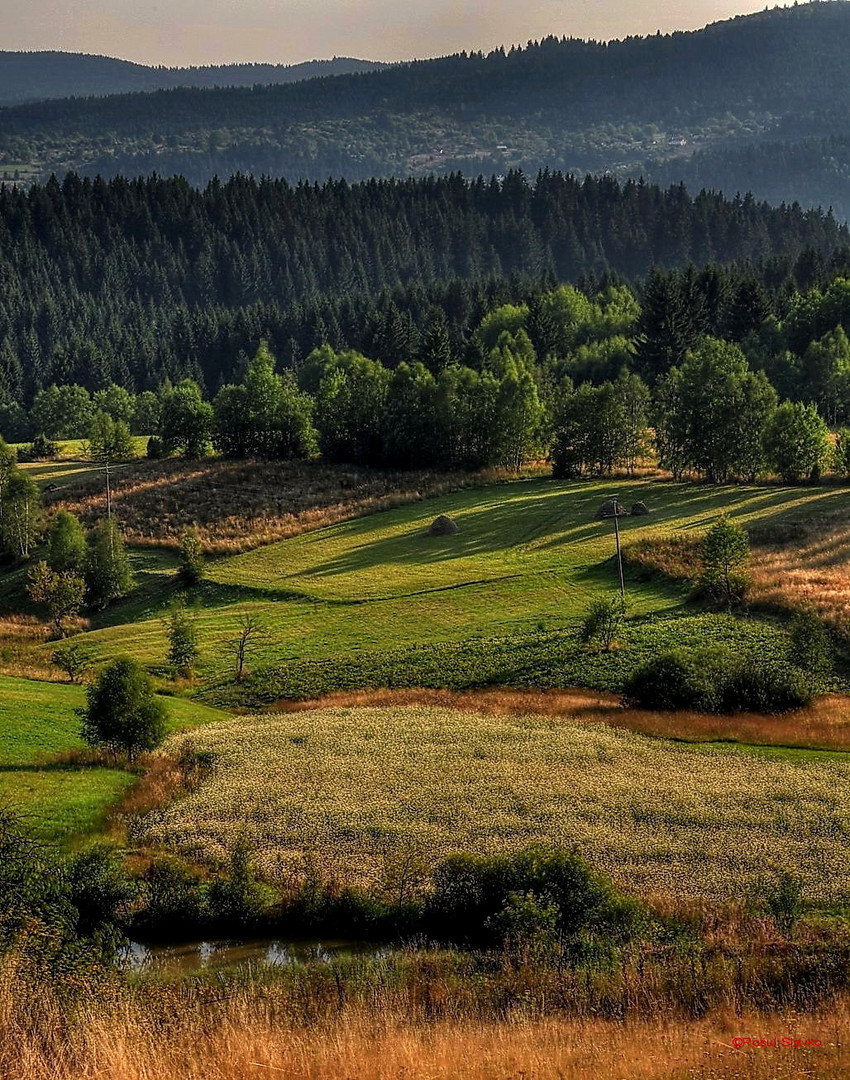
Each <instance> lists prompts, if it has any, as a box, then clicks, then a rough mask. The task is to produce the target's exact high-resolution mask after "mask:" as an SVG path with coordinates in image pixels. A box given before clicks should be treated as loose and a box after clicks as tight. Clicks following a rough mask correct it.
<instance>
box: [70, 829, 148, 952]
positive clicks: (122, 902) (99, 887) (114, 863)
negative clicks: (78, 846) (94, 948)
mask: <svg viewBox="0 0 850 1080" xmlns="http://www.w3.org/2000/svg"><path fill="white" fill-rule="evenodd" d="M65 877H66V881H67V885H68V894H69V897H70V900H71V903H72V904H73V905H74V907H75V908H76V909H77V912H78V917H77V928H78V930H79V931H80V932H81V933H83V934H92V933H94V931H95V930H98V929H99V928H101V927H105V926H112V925H115V923H116V922H118V921H119V919H120V917H121V916H122V914H123V913H124V912H125V909H126V906H127V905H128V904H129V902H130V901H131V900H132V899H133V897H134V896H135V894H136V890H135V888H134V886H133V883H132V882H131V881H130V879H129V878H128V877H127V875H126V874H125V873H124V870H123V868H122V866H121V863H120V861H119V859H118V857H117V855H116V853H115V850H114V849H113V848H111V847H108V846H106V845H105V844H97V845H95V846H94V847H90V848H89V849H88V850H87V851H82V852H80V853H79V854H78V855H75V856H74V857H73V858H72V859H71V860H70V861H69V862H68V864H67V866H66V868H65Z"/></svg>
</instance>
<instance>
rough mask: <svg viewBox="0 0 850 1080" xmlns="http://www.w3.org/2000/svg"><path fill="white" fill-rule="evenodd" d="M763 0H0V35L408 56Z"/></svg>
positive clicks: (100, 43) (176, 52) (756, 6)
mask: <svg viewBox="0 0 850 1080" xmlns="http://www.w3.org/2000/svg"><path fill="white" fill-rule="evenodd" d="M764 6H765V4H764V0H760V2H758V0H757V2H750V0H678V2H677V3H673V2H671V0H426V2H425V3H422V2H421V0H420V2H419V3H416V2H413V3H410V2H405V0H357V2H356V3H352V2H351V0H0V47H2V48H3V49H32V50H36V49H61V50H65V51H68V52H88V53H99V54H103V55H106V56H118V57H122V58H123V59H126V60H135V61H137V62H139V63H145V64H166V65H169V66H183V65H188V64H216V63H225V62H244V61H263V62H272V63H283V64H291V63H297V62H298V61H301V60H310V59H315V58H324V57H331V56H356V57H360V58H363V59H369V60H407V59H412V58H415V57H428V56H441V55H445V54H446V53H452V52H458V51H460V50H461V49H467V50H470V49H484V50H488V49H491V48H494V47H495V46H497V45H510V44H523V43H525V42H526V41H528V40H529V39H530V38H539V37H542V36H544V35H546V34H557V35H559V36H560V35H562V34H566V35H569V36H573V37H592V38H597V39H608V38H613V37H624V36H626V35H627V34H651V33H655V31H656V30H661V31H667V30H690V29H696V28H697V27H700V26H704V25H705V24H706V23H709V22H714V21H715V20H716V19H725V18H729V17H731V16H732V15H740V14H745V13H748V12H752V11H758V10H761V9H762V8H764Z"/></svg>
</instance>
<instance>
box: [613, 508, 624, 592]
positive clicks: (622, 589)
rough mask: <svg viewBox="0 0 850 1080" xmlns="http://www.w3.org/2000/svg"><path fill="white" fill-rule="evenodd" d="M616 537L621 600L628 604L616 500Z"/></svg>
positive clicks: (618, 510)
mask: <svg viewBox="0 0 850 1080" xmlns="http://www.w3.org/2000/svg"><path fill="white" fill-rule="evenodd" d="M614 536H615V538H616V541H617V570H618V571H619V574H620V599H621V600H622V601H623V603H625V602H626V583H625V581H624V580H623V553H622V551H621V550H620V503H619V501H618V500H617V499H614Z"/></svg>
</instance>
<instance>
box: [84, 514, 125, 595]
mask: <svg viewBox="0 0 850 1080" xmlns="http://www.w3.org/2000/svg"><path fill="white" fill-rule="evenodd" d="M85 577H86V587H87V588H88V599H89V603H90V604H91V606H92V607H94V608H105V607H106V606H107V604H110V603H111V602H112V601H113V600H117V599H118V598H119V597H122V596H126V594H127V593H128V592H129V591H130V589H132V587H133V571H132V570H131V568H130V562H129V559H128V558H127V552H126V550H125V548H124V538H123V537H122V535H121V533H120V531H119V529H118V526H117V525H116V524H115V521H114V519H113V518H108V519H107V520H106V521H101V522H98V524H97V525H95V527H94V528H93V529H92V530H91V532H90V533H89V538H88V553H87V555H86V568H85Z"/></svg>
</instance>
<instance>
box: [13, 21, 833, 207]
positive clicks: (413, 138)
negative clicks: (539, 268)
mask: <svg viewBox="0 0 850 1080" xmlns="http://www.w3.org/2000/svg"><path fill="white" fill-rule="evenodd" d="M848 70H850V3H848V2H847V0H831V2H827V3H814V4H804V5H799V6H795V7H791V8H777V9H775V10H772V11H766V12H762V13H760V14H757V15H751V16H746V17H740V18H736V19H732V20H730V21H727V22H722V23H716V24H714V25H712V26H709V27H707V28H705V29H704V30H700V31H696V32H690V33H675V34H670V35H660V34H659V35H656V36H652V37H646V38H629V39H626V40H623V41H615V42H611V43H608V44H602V43H595V42H585V41H578V40H571V39H561V40H558V39H554V38H551V39H547V40H544V41H542V42H539V43H536V44H531V45H529V46H528V47H527V48H522V49H510V50H509V51H507V52H506V51H505V50H503V49H500V50H497V51H496V52H493V53H492V54H490V55H487V56H485V55H483V54H480V53H475V54H471V55H466V54H462V55H458V56H453V57H446V58H443V59H439V60H429V61H421V62H417V63H411V64H405V65H400V66H396V67H389V68H386V69H383V70H380V71H375V72H370V73H366V74H358V75H345V76H339V77H337V78H333V79H311V80H307V81H301V82H298V83H295V84H291V85H285V86H252V87H250V88H241V89H240V88H237V89H218V90H211V89H173V90H163V91H158V92H156V93H147V94H134V95H122V96H115V97H106V98H89V99H76V100H66V101H50V102H43V103H37V104H29V105H22V106H18V107H15V108H9V109H5V110H3V111H2V112H0V178H2V175H3V169H4V165H5V168H6V171H7V172H9V173H10V178H14V176H15V168H17V169H18V170H19V172H18V175H19V176H24V175H28V172H27V170H31V173H29V174H34V175H40V176H45V175H47V174H48V173H49V171H50V170H55V171H56V172H57V173H59V172H64V171H65V170H66V169H67V168H75V169H77V170H78V171H81V172H83V173H85V174H87V175H94V174H96V173H101V174H104V175H115V174H118V173H121V174H124V175H144V174H147V173H150V172H152V171H157V172H158V173H160V174H165V175H171V174H175V173H176V174H181V175H184V176H186V177H187V178H188V179H189V180H190V181H191V182H193V183H197V184H203V183H206V182H207V181H208V180H209V179H210V178H211V177H212V176H213V175H215V174H217V175H220V176H222V177H226V176H229V175H232V174H233V173H235V172H238V171H242V172H248V173H253V174H255V175H260V174H267V175H271V176H286V177H288V178H289V179H291V180H296V179H298V178H307V179H315V180H320V181H321V180H324V179H326V178H327V177H328V176H334V177H338V176H345V177H346V178H348V179H349V180H356V179H365V178H368V177H370V176H389V175H395V176H406V175H409V174H411V173H412V174H414V175H416V174H426V173H434V172H437V173H447V172H451V171H454V170H457V169H461V170H463V171H465V172H466V173H468V174H472V175H476V174H478V173H484V174H485V175H487V174H490V173H494V172H495V173H504V172H507V171H508V169H509V168H512V167H521V168H523V169H524V171H526V172H527V173H529V174H533V173H535V172H536V171H537V170H538V169H539V168H540V167H549V168H553V169H562V170H564V171H575V172H580V173H583V172H585V171H601V170H605V169H611V170H613V171H615V172H621V173H624V174H625V173H627V172H633V171H634V170H635V169H637V168H639V167H641V166H643V165H644V164H645V163H646V162H647V161H648V160H649V159H653V160H654V161H656V162H657V163H659V162H663V160H665V159H670V158H678V157H687V156H688V155H689V154H691V153H692V152H693V151H694V150H704V149H707V148H712V147H716V146H724V147H727V146H730V145H742V144H744V143H750V142H753V141H754V140H756V139H759V138H762V137H766V136H770V135H771V133H773V136H774V137H777V136H776V134H775V133H776V131H777V130H781V132H782V135H781V138H782V139H783V140H799V139H801V138H811V137H814V136H817V137H819V138H825V137H829V136H832V135H839V134H848V133H850V131H848V128H850V121H848V120H847V116H848V113H849V112H850V80H848V79H847V78H846V73H847V71H848ZM745 179H746V177H745ZM742 186H744V187H746V186H747V185H746V184H744V185H742ZM795 194H796V195H797V197H799V198H801V199H805V193H804V192H795ZM806 201H808V200H806Z"/></svg>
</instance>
